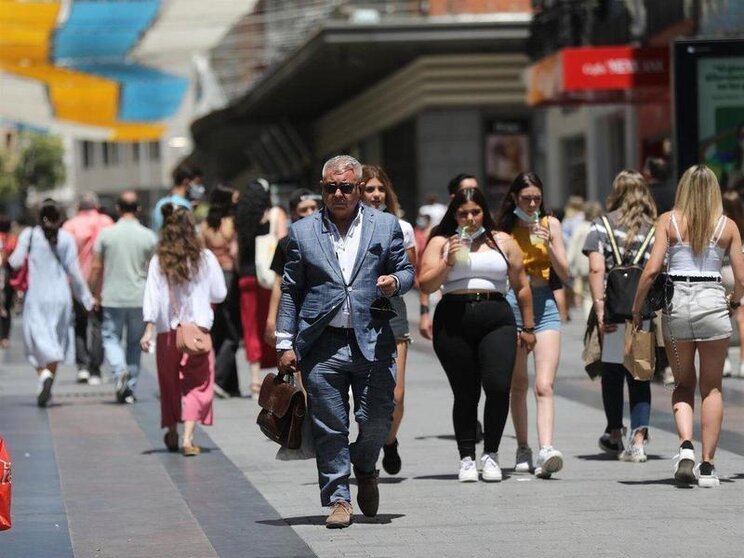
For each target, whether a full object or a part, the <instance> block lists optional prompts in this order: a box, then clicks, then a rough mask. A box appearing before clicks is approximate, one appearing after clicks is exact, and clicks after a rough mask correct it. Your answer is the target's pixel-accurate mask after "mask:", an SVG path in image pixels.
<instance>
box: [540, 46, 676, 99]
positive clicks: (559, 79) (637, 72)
mask: <svg viewBox="0 0 744 558" xmlns="http://www.w3.org/2000/svg"><path fill="white" fill-rule="evenodd" d="M526 80H527V104H528V105H533V106H534V105H543V104H559V105H562V104H581V103H642V102H651V101H653V102H665V101H668V99H669V49H668V48H666V47H661V48H633V47H627V46H619V47H588V48H564V49H562V50H560V51H559V52H557V53H555V54H553V55H551V56H548V57H546V58H543V59H542V60H540V61H539V62H537V63H535V64H533V65H532V66H530V67H529V68H527V71H526Z"/></svg>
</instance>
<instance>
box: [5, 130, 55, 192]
mask: <svg viewBox="0 0 744 558" xmlns="http://www.w3.org/2000/svg"><path fill="white" fill-rule="evenodd" d="M20 145H21V150H20V154H19V157H18V163H17V164H16V167H15V169H14V174H15V178H16V180H17V182H18V186H19V188H20V189H21V190H25V191H27V190H28V188H30V187H33V188H34V189H36V190H51V189H52V188H54V187H55V186H59V185H60V184H62V183H63V182H64V181H65V165H64V162H63V160H62V158H63V156H64V152H65V148H64V146H63V145H62V141H61V140H60V139H59V138H58V137H56V136H50V135H47V134H40V133H37V132H24V133H23V134H22V136H21V141H20Z"/></svg>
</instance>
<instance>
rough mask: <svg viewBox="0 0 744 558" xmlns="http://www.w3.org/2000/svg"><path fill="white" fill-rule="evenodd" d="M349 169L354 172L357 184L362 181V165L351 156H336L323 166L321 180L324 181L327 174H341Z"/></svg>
mask: <svg viewBox="0 0 744 558" xmlns="http://www.w3.org/2000/svg"><path fill="white" fill-rule="evenodd" d="M349 169H351V170H353V171H354V177H355V178H356V180H357V182H359V181H360V180H361V179H362V164H361V163H360V162H359V161H357V160H356V159H354V157H352V156H351V155H336V156H335V157H331V158H330V159H328V160H327V161H326V163H325V165H323V172H322V178H323V179H325V177H326V174H327V173H331V174H341V173H343V172H344V171H347V170H349Z"/></svg>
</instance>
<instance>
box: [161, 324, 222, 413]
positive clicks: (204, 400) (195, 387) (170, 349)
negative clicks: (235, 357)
mask: <svg viewBox="0 0 744 558" xmlns="http://www.w3.org/2000/svg"><path fill="white" fill-rule="evenodd" d="M155 357H156V361H157V366H158V383H159V384H160V426H161V427H162V428H167V427H169V426H173V425H174V424H176V423H178V422H183V421H185V420H195V421H199V422H201V423H202V424H204V425H206V426H210V425H211V424H212V400H213V399H214V352H212V351H210V352H209V354H206V355H198V356H195V355H186V354H183V353H180V352H178V350H176V332H175V331H169V332H168V333H158V337H157V343H156V345H155Z"/></svg>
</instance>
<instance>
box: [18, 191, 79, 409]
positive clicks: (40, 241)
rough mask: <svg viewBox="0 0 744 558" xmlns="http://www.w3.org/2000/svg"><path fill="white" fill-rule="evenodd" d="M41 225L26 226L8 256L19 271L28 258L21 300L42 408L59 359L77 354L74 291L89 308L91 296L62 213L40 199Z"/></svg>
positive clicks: (25, 336) (52, 203)
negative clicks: (73, 327)
mask: <svg viewBox="0 0 744 558" xmlns="http://www.w3.org/2000/svg"><path fill="white" fill-rule="evenodd" d="M39 221H40V226H37V227H28V228H27V229H25V230H24V231H23V232H22V233H21V234H20V237H19V238H18V244H17V246H16V249H15V250H14V251H13V254H11V256H10V258H9V259H8V263H9V264H10V267H12V268H13V269H19V268H20V267H21V266H22V265H23V263H24V261H26V258H27V257H28V290H27V291H26V295H25V296H24V298H23V341H24V343H25V345H26V358H27V359H28V361H29V362H30V363H31V366H33V367H34V368H36V373H37V374H38V382H39V385H38V389H37V399H36V401H37V404H38V405H39V407H46V406H47V404H48V403H49V400H50V399H51V397H52V384H53V383H54V377H55V375H56V373H57V366H58V365H59V363H60V362H71V361H73V360H74V357H75V339H74V337H73V336H71V335H70V330H71V328H72V325H73V315H72V300H71V298H70V288H71V287H72V294H73V295H74V296H75V298H76V299H77V300H79V301H80V303H81V304H82V305H83V307H84V308H85V309H86V310H87V311H90V310H92V309H93V297H92V296H91V294H90V290H89V289H88V285H87V284H86V282H85V279H83V276H82V274H81V272H80V266H79V265H78V251H77V244H76V243H75V238H74V237H73V236H72V235H71V234H70V233H68V232H67V231H63V230H60V225H61V224H62V211H61V210H60V208H59V206H58V205H57V203H56V202H55V201H54V200H52V199H46V200H44V201H43V202H41V206H40V207H39Z"/></svg>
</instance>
